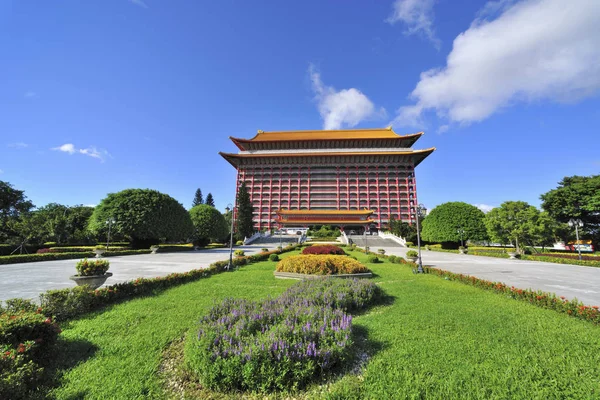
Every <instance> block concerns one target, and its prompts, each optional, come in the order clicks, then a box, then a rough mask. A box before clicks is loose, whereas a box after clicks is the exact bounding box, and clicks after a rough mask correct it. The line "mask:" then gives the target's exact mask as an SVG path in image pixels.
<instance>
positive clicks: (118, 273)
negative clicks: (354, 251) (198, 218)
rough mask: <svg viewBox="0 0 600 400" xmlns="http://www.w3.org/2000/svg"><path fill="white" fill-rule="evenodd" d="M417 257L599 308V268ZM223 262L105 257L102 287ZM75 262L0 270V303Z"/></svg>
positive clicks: (30, 291) (196, 256) (211, 257)
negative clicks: (106, 267) (107, 274)
mask: <svg viewBox="0 0 600 400" xmlns="http://www.w3.org/2000/svg"><path fill="white" fill-rule="evenodd" d="M276 245H277V243H275V244H260V245H250V246H241V247H236V248H242V249H244V250H245V251H246V254H253V253H256V252H260V249H261V248H263V247H268V248H275V247H276ZM378 248H379V247H378ZM384 249H385V250H386V254H395V255H401V256H405V255H406V251H407V250H408V249H406V248H401V247H384ZM374 250H376V249H374ZM422 254H423V264H425V265H431V266H434V267H438V268H441V269H445V270H448V271H452V272H457V273H463V274H467V275H473V276H477V277H479V278H482V279H487V280H490V281H497V282H504V283H506V284H507V285H511V286H515V287H518V288H522V289H527V288H532V289H536V290H543V291H545V292H552V293H556V294H557V295H559V296H565V297H567V298H569V299H572V298H574V297H576V298H577V299H579V300H581V301H582V302H584V303H585V304H587V305H600V268H593V267H580V266H577V265H565V264H552V263H545V262H538V261H524V260H509V259H504V258H494V257H482V256H473V255H460V254H453V253H442V252H437V251H423V253H422ZM228 257H229V249H212V250H202V251H195V252H183V253H162V254H161V253H158V254H142V255H135V256H122V257H110V258H109V260H110V264H111V266H110V272H112V273H113V276H112V277H111V278H109V279H108V281H107V282H106V284H108V285H110V284H114V283H117V282H124V281H129V280H132V279H136V278H139V277H146V278H149V277H156V276H164V275H167V274H170V273H171V272H185V271H189V270H191V269H197V268H206V267H208V266H209V265H210V264H211V263H213V262H215V261H219V260H226V259H227V258H228ZM76 262H77V260H58V261H42V262H35V263H22V264H9V265H0V300H6V299H10V298H13V297H22V298H31V299H37V298H38V295H39V294H40V293H43V292H45V291H46V290H49V289H61V288H67V287H73V286H74V282H73V281H71V280H69V276H71V275H73V274H74V273H75V263H76Z"/></svg>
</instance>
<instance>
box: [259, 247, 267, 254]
mask: <svg viewBox="0 0 600 400" xmlns="http://www.w3.org/2000/svg"><path fill="white" fill-rule="evenodd" d="M260 250H261V251H262V252H263V253H266V252H268V251H269V249H267V248H266V247H263V248H262V249H260Z"/></svg>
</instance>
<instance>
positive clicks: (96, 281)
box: [69, 272, 112, 289]
mask: <svg viewBox="0 0 600 400" xmlns="http://www.w3.org/2000/svg"><path fill="white" fill-rule="evenodd" d="M111 276H112V272H106V273H105V274H104V275H90V276H81V275H73V276H70V277H69V279H70V280H72V281H75V283H76V284H77V286H84V285H88V286H89V287H90V289H97V288H99V287H100V286H102V285H104V282H106V280H107V279H108V278H110V277H111Z"/></svg>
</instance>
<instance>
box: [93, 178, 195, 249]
mask: <svg viewBox="0 0 600 400" xmlns="http://www.w3.org/2000/svg"><path fill="white" fill-rule="evenodd" d="M109 218H114V219H115V221H116V222H115V224H114V225H112V228H111V237H113V235H114V237H115V239H116V238H117V237H118V236H119V235H121V236H122V237H125V238H127V239H129V240H130V241H131V245H132V247H134V248H148V247H149V246H150V245H152V244H157V243H159V242H160V241H165V242H177V241H182V240H188V239H189V238H190V237H191V236H192V234H193V232H194V225H193V224H192V220H191V219H190V214H189V213H188V212H187V211H186V210H185V208H183V206H182V205H181V204H180V203H179V202H178V201H177V200H175V199H174V198H172V197H171V196H169V195H166V194H163V193H160V192H158V191H156V190H150V189H127V190H123V191H121V192H118V193H110V194H109V195H108V196H107V197H106V198H105V199H103V200H102V201H101V202H100V204H98V206H97V207H96V208H95V209H94V212H93V214H92V216H91V218H90V223H89V226H88V227H89V230H90V231H91V232H92V233H93V234H95V235H97V236H100V237H106V233H107V228H108V226H107V224H106V221H108V220H109Z"/></svg>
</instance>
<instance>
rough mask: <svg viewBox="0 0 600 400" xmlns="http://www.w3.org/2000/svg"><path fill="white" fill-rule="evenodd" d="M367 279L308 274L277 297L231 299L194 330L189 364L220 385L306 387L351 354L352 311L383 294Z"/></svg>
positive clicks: (224, 387)
mask: <svg viewBox="0 0 600 400" xmlns="http://www.w3.org/2000/svg"><path fill="white" fill-rule="evenodd" d="M380 294H381V293H380V289H379V288H378V287H377V286H376V285H374V284H372V283H370V282H365V281H337V280H336V281H331V280H323V279H318V280H311V281H303V282H300V283H298V284H296V285H294V286H292V287H290V288H289V289H288V290H287V291H286V292H284V293H283V294H282V295H281V296H279V297H278V298H276V299H267V300H264V301H260V302H251V301H247V300H239V299H238V300H236V299H226V300H225V301H223V302H222V303H221V304H219V305H217V306H215V307H213V308H212V309H211V310H210V311H209V313H208V315H206V316H205V317H203V318H202V319H201V321H200V327H199V329H198V330H197V331H195V332H194V333H191V334H189V335H188V337H187V339H186V347H185V361H186V365H187V367H188V368H189V369H190V370H191V371H192V373H193V374H194V375H195V376H196V377H197V378H198V379H199V380H200V382H201V384H202V385H203V386H206V387H209V388H211V389H216V390H248V391H262V392H266V391H271V390H283V389H290V388H294V389H295V388H302V387H304V386H306V384H308V383H309V382H310V381H312V380H313V379H314V378H316V377H319V376H321V374H323V373H324V372H327V371H330V370H331V369H332V368H334V367H335V366H337V365H340V364H342V363H343V362H344V361H346V360H347V359H348V358H349V355H350V354H349V349H350V347H351V346H352V344H353V343H352V339H351V323H352V316H351V315H349V314H347V312H348V311H349V310H353V309H359V308H362V307H364V306H366V305H368V304H370V303H373V302H374V301H376V300H377V299H378V297H379V296H380Z"/></svg>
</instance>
